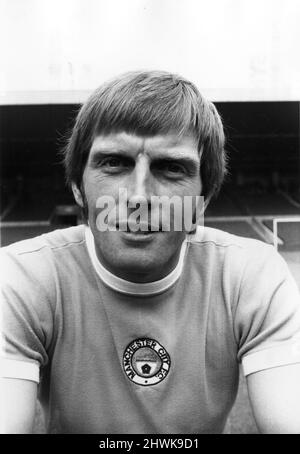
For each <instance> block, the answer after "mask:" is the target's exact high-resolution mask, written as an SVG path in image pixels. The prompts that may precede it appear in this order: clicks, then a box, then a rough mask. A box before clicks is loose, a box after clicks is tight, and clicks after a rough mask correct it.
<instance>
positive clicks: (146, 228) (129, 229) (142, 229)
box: [116, 222, 162, 235]
mask: <svg viewBox="0 0 300 454" xmlns="http://www.w3.org/2000/svg"><path fill="white" fill-rule="evenodd" d="M116 229H117V230H119V231H121V232H126V233H135V234H137V235H149V234H150V233H157V232H160V231H162V229H161V227H158V228H157V227H156V228H155V227H154V226H152V225H151V224H145V223H138V224H136V223H135V224H133V223H128V222H120V223H119V222H117V223H116Z"/></svg>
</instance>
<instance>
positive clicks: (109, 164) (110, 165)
mask: <svg viewBox="0 0 300 454" xmlns="http://www.w3.org/2000/svg"><path fill="white" fill-rule="evenodd" d="M99 166H100V167H102V168H104V169H107V170H111V171H113V170H120V169H122V168H124V167H128V162H127V161H126V159H123V158H118V157H111V158H104V159H102V160H101V161H100V162H99Z"/></svg>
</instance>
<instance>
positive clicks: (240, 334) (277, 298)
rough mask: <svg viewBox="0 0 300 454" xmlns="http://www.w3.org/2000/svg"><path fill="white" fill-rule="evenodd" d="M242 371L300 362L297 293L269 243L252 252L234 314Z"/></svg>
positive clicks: (288, 273) (298, 297) (287, 270)
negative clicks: (256, 251)
mask: <svg viewBox="0 0 300 454" xmlns="http://www.w3.org/2000/svg"><path fill="white" fill-rule="evenodd" d="M234 330H235V336H236V339H237V342H238V359H239V360H240V361H242V364H243V369H244V374H245V375H249V374H251V373H254V372H258V371H260V370H264V369H269V368H272V367H279V366H284V365H288V364H295V363H299V362H300V295H299V290H298V288H297V285H296V282H295V280H294V278H293V277H292V275H291V273H290V271H289V269H288V266H287V264H286V262H285V261H284V259H283V258H282V257H281V256H280V254H279V253H277V252H276V251H275V249H274V248H273V247H272V246H267V245H264V247H262V248H261V250H260V251H259V254H251V257H250V258H249V260H248V261H247V264H246V266H245V268H244V274H243V278H242V280H241V284H240V292H239V298H238V304H237V307H236V311H235V314H234Z"/></svg>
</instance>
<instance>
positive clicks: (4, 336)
mask: <svg viewBox="0 0 300 454" xmlns="http://www.w3.org/2000/svg"><path fill="white" fill-rule="evenodd" d="M4 249H6V248H4ZM40 260H41V257H40V256H39V257H38V260H37V257H35V256H34V255H33V254H12V253H9V252H6V251H3V249H2V250H1V253H0V266H1V278H0V287H1V293H0V298H1V340H2V342H1V344H2V345H1V347H2V348H1V350H2V351H1V375H2V377H10V378H21V379H28V380H33V381H36V382H39V372H40V368H41V367H44V366H45V365H46V364H47V363H48V354H47V350H48V348H49V346H50V343H51V332H52V311H51V307H50V304H49V289H46V291H45V285H44V283H45V273H44V271H43V268H44V267H43V265H42V262H40V265H39V261H40Z"/></svg>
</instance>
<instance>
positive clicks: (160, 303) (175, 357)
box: [2, 72, 300, 434]
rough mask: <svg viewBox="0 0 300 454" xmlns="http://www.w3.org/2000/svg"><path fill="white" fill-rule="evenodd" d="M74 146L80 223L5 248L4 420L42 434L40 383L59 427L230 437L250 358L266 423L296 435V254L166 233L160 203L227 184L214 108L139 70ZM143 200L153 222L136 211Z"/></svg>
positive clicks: (172, 80) (184, 85)
mask: <svg viewBox="0 0 300 454" xmlns="http://www.w3.org/2000/svg"><path fill="white" fill-rule="evenodd" d="M64 156H65V158H64V162H65V167H66V174H67V180H68V183H69V185H70V186H71V187H72V190H73V193H74V196H75V199H76V202H77V203H78V205H79V206H80V207H81V208H82V210H83V213H84V216H85V221H86V223H85V225H80V226H77V227H72V228H69V229H64V230H58V231H55V232H52V233H49V234H46V235H42V236H41V237H37V238H34V239H32V240H27V241H23V242H20V243H16V244H13V245H11V246H9V247H7V248H3V250H2V257H3V258H2V261H3V270H4V273H3V274H4V276H3V279H2V280H3V282H2V287H3V289H2V291H3V320H4V323H3V331H4V336H5V343H4V351H3V356H4V359H3V375H4V377H6V378H5V379H4V380H3V382H4V388H5V396H6V431H7V432H14V433H24V432H25V433H26V432H30V431H31V430H32V422H33V418H34V410H35V401H36V396H37V390H38V386H39V396H40V399H41V402H42V403H43V405H44V408H45V411H46V422H47V429H48V432H49V433H109V434H113V433H122V434H123V433H140V434H146V433H171V434H172V433H189V434H191V433H198V434H199V433H218V432H222V430H223V428H224V425H225V422H226V418H227V416H228V413H229V411H230V409H231V407H232V405H233V403H234V400H235V397H236V393H237V387H238V373H239V372H238V371H239V363H240V362H242V363H243V367H244V373H245V375H246V376H247V385H248V390H249V395H250V400H251V404H252V407H253V411H254V415H255V419H256V422H257V424H258V427H259V428H260V430H261V431H262V432H267V433H271V432H292V433H293V432H300V387H299V382H300V365H299V363H300V338H299V334H300V302H299V293H298V291H297V288H296V285H295V283H294V281H293V279H292V277H291V275H290V273H289V271H288V268H287V266H286V264H285V262H284V261H283V260H282V259H281V258H280V256H279V255H278V254H277V253H276V252H275V250H274V249H273V247H272V246H269V245H266V244H264V243H262V242H259V241H256V240H251V239H245V238H240V237H237V236H234V235H230V234H228V233H225V232H221V231H218V230H215V229H210V228H206V227H205V228H203V227H199V228H198V229H196V230H194V231H193V229H189V228H185V227H182V229H181V230H180V229H179V230H178V229H175V228H174V219H173V221H172V222H171V224H170V226H171V227H170V229H164V228H163V227H164V226H163V223H162V221H161V216H162V212H161V211H159V209H158V211H157V209H156V208H155V209H154V208H153V207H152V204H151V198H152V197H153V196H157V197H167V198H168V199H171V198H172V197H173V196H177V200H178V199H179V200H184V198H185V197H192V198H194V199H195V198H196V197H197V196H199V195H202V196H204V198H205V203H206V204H207V203H208V202H209V200H210V199H211V197H212V196H213V195H214V194H216V193H217V192H218V190H219V188H220V186H221V183H222V180H223V178H224V175H225V172H226V169H225V167H226V159H225V152H224V134H223V129H222V123H221V120H220V117H219V115H218V113H217V111H216V109H215V107H214V106H213V105H212V104H211V103H209V102H207V101H206V100H205V99H204V98H203V97H202V96H201V95H200V93H199V92H198V90H197V88H196V87H195V86H194V85H193V84H192V83H190V82H189V81H187V80H185V79H183V78H181V77H179V76H176V75H173V74H169V73H165V72H133V73H128V74H125V75H123V76H121V77H118V78H116V79H114V80H112V81H109V82H108V83H106V84H104V85H102V86H101V87H100V88H99V89H98V90H96V91H95V93H93V94H92V95H91V97H90V98H89V99H88V101H87V102H86V104H85V105H84V106H83V107H82V109H81V110H80V112H79V115H78V118H77V121H76V124H75V126H74V129H73V132H72V135H71V137H70V139H69V141H68V144H67V146H66V149H65V155H64ZM120 189H122V190H126V198H125V208H126V209H125V211H124V203H123V207H122V208H123V211H122V213H123V214H120V211H119V214H118V215H117V216H115V217H113V216H111V217H109V216H108V217H106V218H101V219H102V221H103V220H105V219H106V220H107V219H108V220H107V224H106V227H107V228H103V222H102V224H101V222H99V219H100V218H99V216H101V214H103V209H104V205H102V204H101V200H100V202H99V198H101V197H109V198H110V199H109V200H114V201H115V204H116V207H117V208H121V205H122V203H121V196H120ZM145 201H146V212H147V213H148V214H149V213H150V214H151V213H152V211H155V210H156V212H155V213H156V215H157V216H156V220H158V223H156V229H154V226H152V224H151V222H152V221H146V222H144V221H143V222H140V224H141V225H140V227H141V226H142V227H143V229H142V228H140V230H139V229H137V228H136V227H139V221H138V219H137V218H135V219H136V222H133V221H132V219H133V218H132V217H131V216H132V215H133V214H134V207H136V208H138V207H139V206H143V207H144V208H145ZM193 207H194V208H195V204H194V205H193ZM155 213H154V214H155ZM171 213H173V211H171ZM192 215H193V216H192V217H193V218H194V219H193V220H194V221H195V218H197V213H196V211H194V212H192ZM130 217H131V218H130ZM151 219H152V218H151ZM104 227H105V226H104ZM109 227H110V228H109ZM152 227H153V228H152ZM15 402H17V405H14V403H15Z"/></svg>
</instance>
